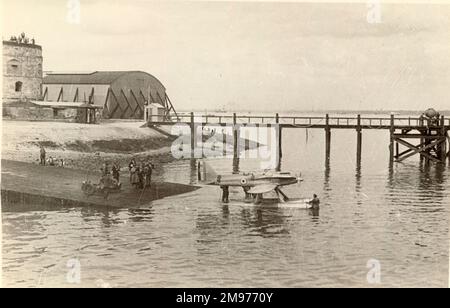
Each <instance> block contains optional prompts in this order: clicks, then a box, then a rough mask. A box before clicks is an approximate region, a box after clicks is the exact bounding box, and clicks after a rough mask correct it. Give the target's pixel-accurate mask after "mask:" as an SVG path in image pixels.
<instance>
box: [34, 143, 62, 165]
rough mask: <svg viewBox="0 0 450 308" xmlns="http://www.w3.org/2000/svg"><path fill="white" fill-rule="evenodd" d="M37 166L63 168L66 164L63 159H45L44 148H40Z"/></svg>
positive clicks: (51, 157) (50, 157)
mask: <svg viewBox="0 0 450 308" xmlns="http://www.w3.org/2000/svg"><path fill="white" fill-rule="evenodd" d="M39 164H40V165H42V166H51V167H61V168H64V166H65V165H66V162H65V161H64V159H62V158H60V159H58V158H55V157H53V156H49V157H48V158H47V152H46V151H45V148H44V146H41V149H40V156H39Z"/></svg>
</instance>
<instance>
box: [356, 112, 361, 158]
mask: <svg viewBox="0 0 450 308" xmlns="http://www.w3.org/2000/svg"><path fill="white" fill-rule="evenodd" d="M357 122H358V123H357V126H356V134H357V146H356V148H357V149H356V161H357V164H358V166H359V165H361V156H362V127H361V115H360V114H358V121H357Z"/></svg>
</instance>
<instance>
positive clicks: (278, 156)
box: [275, 113, 283, 171]
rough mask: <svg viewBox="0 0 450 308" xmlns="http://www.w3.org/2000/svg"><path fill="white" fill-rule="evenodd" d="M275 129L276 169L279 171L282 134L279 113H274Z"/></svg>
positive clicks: (281, 154)
mask: <svg viewBox="0 0 450 308" xmlns="http://www.w3.org/2000/svg"><path fill="white" fill-rule="evenodd" d="M275 123H276V128H275V129H276V131H277V141H278V142H277V167H276V171H281V158H282V157H283V147H282V136H283V132H282V129H281V125H280V115H279V114H278V113H277V114H276V115H275Z"/></svg>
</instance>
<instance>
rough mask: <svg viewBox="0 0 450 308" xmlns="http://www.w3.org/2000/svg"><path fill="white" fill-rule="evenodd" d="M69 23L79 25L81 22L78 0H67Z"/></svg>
mask: <svg viewBox="0 0 450 308" xmlns="http://www.w3.org/2000/svg"><path fill="white" fill-rule="evenodd" d="M66 20H67V22H68V23H69V24H73V25H79V24H80V23H81V3H80V0H67V16H66Z"/></svg>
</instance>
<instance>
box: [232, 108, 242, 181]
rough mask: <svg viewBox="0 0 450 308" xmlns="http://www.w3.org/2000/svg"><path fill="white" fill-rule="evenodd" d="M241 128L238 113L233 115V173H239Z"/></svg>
mask: <svg viewBox="0 0 450 308" xmlns="http://www.w3.org/2000/svg"><path fill="white" fill-rule="evenodd" d="M239 133H240V130H239V126H238V125H237V117H236V113H233V172H234V173H237V172H239Z"/></svg>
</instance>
